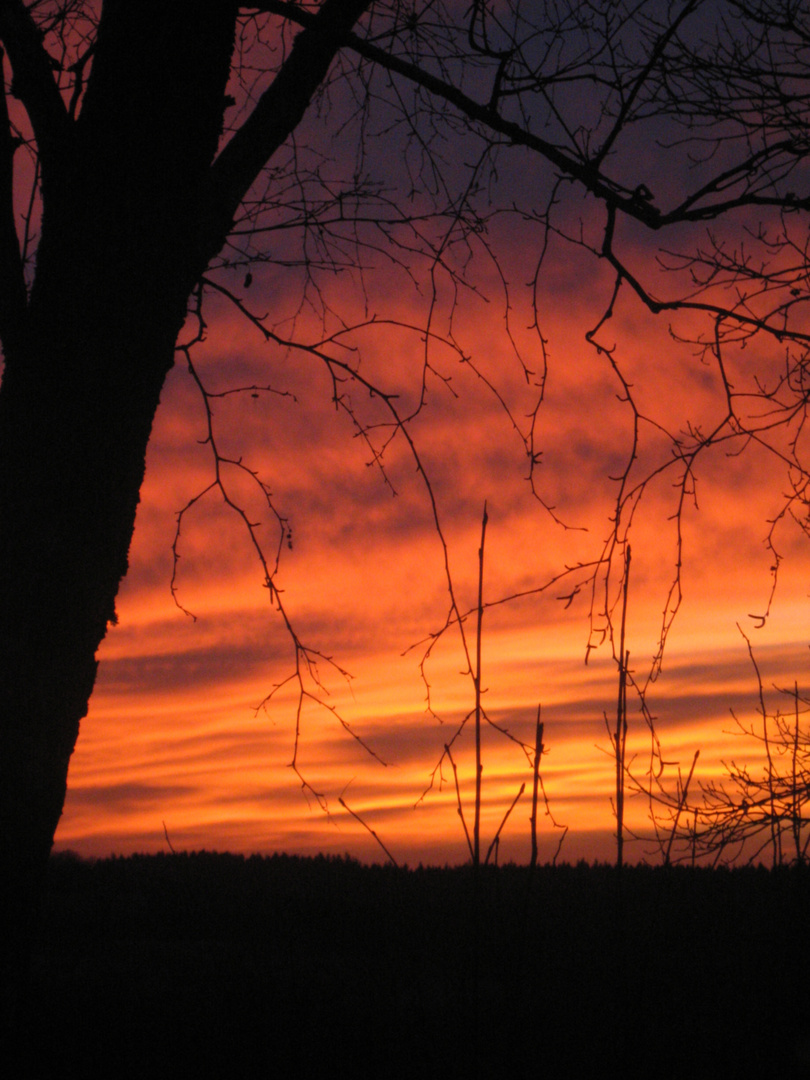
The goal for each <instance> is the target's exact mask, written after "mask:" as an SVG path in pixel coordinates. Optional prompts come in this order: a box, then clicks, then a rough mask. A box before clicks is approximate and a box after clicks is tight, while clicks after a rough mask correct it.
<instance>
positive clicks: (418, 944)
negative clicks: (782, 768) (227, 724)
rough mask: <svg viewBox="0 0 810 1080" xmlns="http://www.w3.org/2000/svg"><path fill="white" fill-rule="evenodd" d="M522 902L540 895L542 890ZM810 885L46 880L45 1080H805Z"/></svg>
mask: <svg viewBox="0 0 810 1080" xmlns="http://www.w3.org/2000/svg"><path fill="white" fill-rule="evenodd" d="M530 885H531V890H530ZM809 958H810V873H809V872H807V871H805V872H801V871H798V870H793V871H788V870H783V871H779V872H771V871H766V870H756V869H747V870H734V871H728V870H689V869H672V870H667V871H665V870H664V869H662V868H656V869H651V868H633V867H631V868H626V869H625V871H624V872H623V874H622V876H621V878H619V876H618V875H617V874H616V871H615V870H613V869H612V868H609V867H604V866H601V867H592V866H586V865H584V864H580V865H578V866H574V867H572V866H558V867H556V868H551V867H546V868H539V869H538V870H537V871H536V873H535V876H534V878H533V879H532V880H531V882H530V879H529V874H528V870H527V869H526V868H519V867H509V866H506V867H501V868H499V869H497V868H487V869H486V870H485V872H482V874H481V876H480V879H479V881H478V883H477V885H476V882H475V879H474V877H473V875H472V872H471V870H470V869H469V868H467V869H422V868H419V869H417V870H397V869H395V868H394V867H390V866H388V867H379V866H377V867H374V866H372V867H365V866H362V865H360V864H358V863H355V862H352V861H350V860H344V859H327V858H318V859H296V858H291V857H284V856H275V857H272V858H259V857H254V858H247V859H245V858H241V857H239V856H231V855H214V854H205V853H202V854H196V855H165V856H149V857H147V856H143V857H132V858H127V859H110V860H104V861H99V862H96V863H84V862H80V861H79V860H77V859H75V858H71V857H65V856H61V857H57V858H54V859H53V860H52V865H51V875H50V886H49V892H48V898H47V905H46V913H45V928H44V937H43V944H42V947H41V949H40V950H39V952H38V954H37V957H36V961H35V967H34V977H33V1003H34V1008H33V1015H34V1018H33V1021H32V1028H33V1030H32V1032H31V1050H30V1058H31V1063H32V1064H33V1074H34V1075H35V1076H36V1077H42V1078H43V1080H45V1078H53V1080H57V1078H58V1080H62V1078H64V1077H72V1076H75V1077H81V1078H82V1080H95V1078H104V1080H112V1078H114V1080H130V1078H132V1080H135V1078H144V1080H145V1078H149V1080H160V1078H163V1077H167V1078H168V1077H172V1078H174V1080H180V1078H183V1077H194V1078H195V1080H201V1078H205V1077H223V1078H231V1077H233V1078H242V1077H244V1078H251V1077H271V1076H287V1075H294V1076H297V1077H304V1078H308V1077H315V1076H321V1075H323V1076H326V1075H329V1076H333V1077H334V1076H338V1077H339V1076H340V1075H342V1074H343V1075H346V1074H350V1075H356V1076H358V1077H377V1076H380V1077H385V1078H388V1077H392V1076H397V1075H406V1076H412V1077H420V1078H422V1077H424V1078H426V1080H431V1078H432V1077H438V1076H455V1075H458V1076H464V1077H466V1078H472V1077H478V1076H495V1077H508V1078H509V1080H517V1078H521V1077H532V1078H535V1077H541V1076H548V1077H564V1078H567V1077H574V1078H576V1077H580V1076H599V1077H602V1076H606V1077H609V1076H611V1075H613V1074H615V1075H621V1076H632V1075H643V1076H645V1077H650V1078H652V1080H667V1078H669V1077H672V1078H675V1077H677V1078H679V1080H682V1078H687V1080H692V1078H699V1077H704V1076H705V1077H713V1078H719V1080H732V1078H734V1077H746V1078H749V1077H757V1078H761V1077H771V1076H773V1077H779V1078H789V1077H802V1078H804V1077H810V974H809V973H808V959H809Z"/></svg>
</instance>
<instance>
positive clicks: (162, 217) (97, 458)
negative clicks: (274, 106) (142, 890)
mask: <svg viewBox="0 0 810 1080" xmlns="http://www.w3.org/2000/svg"><path fill="white" fill-rule="evenodd" d="M235 17H236V8H235V6H234V5H232V4H230V3H227V2H225V3H222V2H220V0H204V2H203V3H191V2H190V0H175V2H173V3H171V4H165V3H163V2H162V0H161V2H157V0H138V2H137V3H133V2H132V0H107V2H106V3H105V6H104V9H103V17H102V20H101V23H100V27H99V32H98V41H97V47H96V53H95V58H94V69H93V73H92V77H91V80H90V84H89V87H88V90H87V94H86V97H85V101H84V104H83V107H82V111H81V114H80V116H79V119H78V120H77V121H75V122H73V121H69V122H68V123H67V126H65V127H63V128H60V129H59V130H58V131H57V134H56V135H54V136H53V139H52V140H51V142H49V143H48V144H47V148H43V147H41V153H42V154H43V165H42V175H43V206H44V209H43V220H42V230H41V238H40V244H39V249H38V252H37V267H36V277H35V281H34V284H33V287H32V289H31V293H30V297H29V299H28V301H27V303H26V304H25V309H24V310H23V311H20V312H19V314H18V316H17V318H16V319H14V318H7V319H6V322H5V324H4V329H5V332H4V335H3V339H4V340H3V345H4V354H5V372H4V375H3V381H2V385H1V386H0V962H1V966H2V1000H1V1001H0V1008H2V1011H3V1016H2V1029H4V1030H0V1040H1V1039H2V1038H3V1036H4V1035H5V1036H6V1037H7V1038H11V1037H12V1036H11V1031H13V1030H14V1029H15V1028H16V1025H17V1021H18V1017H19V1013H20V1010H21V1004H22V1000H23V997H24V994H23V990H22V987H23V982H24V975H25V971H26V966H27V960H28V955H29V950H30V944H31V940H32V933H33V932H34V928H35V924H36V919H37V906H38V900H39V896H40V893H41V885H42V879H43V876H44V873H45V870H46V866H47V859H48V855H49V853H50V849H51V845H52V842H53V837H54V832H55V830H56V827H57V824H58V821H59V818H60V815H61V812H62V806H63V803H64V799H65V792H66V783H67V772H68V764H69V761H70V756H71V754H72V752H73V748H74V745H75V743H76V738H77V736H78V732H79V724H80V722H81V720H82V718H83V717H84V716H85V714H86V712H87V707H88V701H89V698H90V694H91V692H92V689H93V684H94V681H95V677H96V666H97V665H96V650H97V649H98V646H99V644H100V642H101V641H102V639H103V637H104V635H105V633H106V629H107V626H108V624H109V623H110V622H111V621H113V620H114V619H115V598H116V594H117V592H118V588H119V584H120V582H121V579H122V578H123V576H124V574H125V573H126V570H127V558H128V551H129V545H130V541H131V538H132V532H133V527H134V522H135V512H136V508H137V504H138V497H139V491H140V487H141V483H142V480H143V475H144V462H145V456H146V447H147V443H148V441H149V435H150V432H151V428H152V422H153V419H154V416H155V411H156V409H157V406H158V403H159V399H160V392H161V388H162V386H163V382H164V380H165V377H166V374H167V372H168V371H169V369H170V367H171V365H172V362H173V356H174V347H175V341H176V338H177V335H178V333H179V331H180V329H181V327H182V325H183V322H184V319H185V313H186V304H187V300H188V295H189V292H190V291H191V289H192V288H193V285H194V283H195V281H196V280H197V279H198V278H199V275H200V274H201V273H202V272H203V270H204V269H205V266H206V264H207V262H208V260H209V259H210V257H211V256H212V255H213V254H215V252H216V249H217V248H218V247H219V245H220V244H221V242H222V240H223V239H224V235H225V230H226V228H227V222H226V221H223V220H215V219H216V218H217V217H218V216H219V217H220V218H221V214H218V211H217V208H216V207H214V206H212V205H211V200H210V196H208V195H207V194H206V185H205V181H206V179H207V176H208V172H209V170H210V166H211V162H212V160H213V158H214V155H215V153H216V149H217V145H218V140H219V137H220V134H221V131H222V118H223V111H224V107H225V87H226V84H227V79H228V72H229V64H230V55H231V51H232V47H233V35H234V24H235ZM13 51H14V49H13V43H12V47H9V54H10V55H11V54H12V53H13ZM18 51H19V50H18ZM12 59H13V57H12ZM15 77H16V72H15ZM66 119H67V118H66ZM46 149H47V152H46ZM10 1029H11V1030H10ZM0 1057H2V1054H0Z"/></svg>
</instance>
